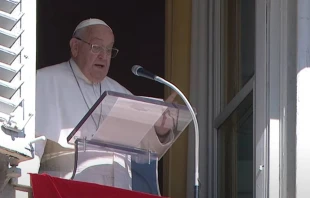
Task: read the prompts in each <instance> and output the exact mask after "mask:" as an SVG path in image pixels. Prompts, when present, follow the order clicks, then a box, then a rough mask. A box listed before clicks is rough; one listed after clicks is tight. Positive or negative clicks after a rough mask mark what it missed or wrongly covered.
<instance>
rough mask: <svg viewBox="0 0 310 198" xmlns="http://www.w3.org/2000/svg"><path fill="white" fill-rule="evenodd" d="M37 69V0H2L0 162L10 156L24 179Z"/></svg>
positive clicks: (24, 182) (32, 135) (33, 108)
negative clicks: (23, 163)
mask: <svg viewBox="0 0 310 198" xmlns="http://www.w3.org/2000/svg"><path fill="white" fill-rule="evenodd" d="M35 71H36V0H24V1H21V0H0V127H1V128H0V163H1V162H2V163H3V162H7V161H8V160H9V159H11V160H10V161H11V162H13V164H14V163H16V165H18V168H19V170H20V171H21V178H23V177H25V175H27V172H31V170H30V169H29V167H27V166H29V165H27V166H25V167H23V165H22V163H21V164H20V162H24V161H29V160H30V159H32V158H33V157H32V156H33V155H32V154H33V153H32V151H31V148H30V145H29V142H30V141H31V140H33V139H34V134H35V131H34V117H33V114H34V113H35ZM2 167H4V165H3V164H1V166H0V168H2ZM8 170H9V169H8ZM29 170H30V171H29ZM2 171H3V172H5V170H3V169H2ZM3 172H1V171H0V184H2V182H4V181H1V180H2V178H1V174H2V173H3ZM26 180H27V179H26ZM26 180H23V181H22V180H20V181H22V182H20V181H18V182H17V185H18V184H23V185H29V180H27V181H26ZM0 187H1V186H0ZM0 197H1V195H0Z"/></svg>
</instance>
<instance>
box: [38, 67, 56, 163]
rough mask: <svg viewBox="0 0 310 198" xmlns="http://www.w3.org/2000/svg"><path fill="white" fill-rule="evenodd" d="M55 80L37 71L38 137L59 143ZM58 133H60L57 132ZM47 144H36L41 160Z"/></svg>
mask: <svg viewBox="0 0 310 198" xmlns="http://www.w3.org/2000/svg"><path fill="white" fill-rule="evenodd" d="M55 90H56V88H55V85H54V81H53V78H52V77H50V75H48V74H46V73H45V72H41V71H40V70H38V71H37V77H36V113H35V117H36V121H35V128H36V129H35V130H36V137H39V136H45V137H46V138H47V139H52V140H54V141H55V140H56V142H57V141H58V138H59V127H60V123H59V108H58V105H57V94H56V91H55ZM57 131H58V132H57ZM45 144H46V142H43V141H40V142H37V143H36V144H35V146H36V149H35V152H36V153H35V154H36V156H37V157H39V159H40V160H41V157H42V155H43V153H44V149H45Z"/></svg>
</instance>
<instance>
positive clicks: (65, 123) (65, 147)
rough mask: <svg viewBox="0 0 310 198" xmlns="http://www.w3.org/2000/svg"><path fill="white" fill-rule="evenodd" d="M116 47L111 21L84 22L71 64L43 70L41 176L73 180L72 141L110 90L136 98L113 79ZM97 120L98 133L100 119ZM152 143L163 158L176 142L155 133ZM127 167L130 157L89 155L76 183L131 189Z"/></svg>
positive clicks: (39, 86) (39, 106)
mask: <svg viewBox="0 0 310 198" xmlns="http://www.w3.org/2000/svg"><path fill="white" fill-rule="evenodd" d="M113 44H114V34H113V31H112V30H111V28H110V27H109V26H108V25H107V24H106V23H105V22H103V21H101V20H98V19H88V20H85V21H82V22H81V23H80V24H79V25H78V26H77V27H76V29H75V31H74V33H73V37H72V39H71V40H70V48H71V59H70V60H69V61H67V62H63V63H60V64H57V65H53V66H50V67H45V68H43V69H40V70H38V71H37V87H36V97H37V98H36V135H37V136H45V137H46V138H47V139H48V141H47V142H45V143H44V144H43V143H42V144H37V146H36V147H37V149H36V155H37V157H38V158H39V160H41V166H40V171H39V172H40V173H47V174H50V175H52V176H56V177H60V178H67V179H69V178H70V177H71V175H72V171H73V166H74V150H73V149H74V148H73V146H72V145H69V144H68V143H67V140H66V138H67V136H68V135H69V134H70V132H71V131H72V129H73V128H74V127H75V126H76V125H77V124H78V123H79V121H80V120H81V119H82V118H83V116H84V115H85V114H86V113H87V112H88V110H89V109H90V108H91V107H92V105H93V104H94V103H95V102H96V101H97V99H98V98H99V97H100V95H101V94H102V93H103V92H104V91H108V90H110V91H115V92H120V93H125V94H131V93H130V91H128V90H127V89H126V88H124V87H123V86H121V85H120V84H119V83H117V82H116V81H115V80H113V79H111V78H109V77H108V76H107V74H108V71H109V67H110V62H111V58H113V57H115V56H116V55H117V53H118V50H117V49H116V48H114V47H113ZM174 97H175V95H173V96H172V98H170V99H169V100H172V99H173V98H174ZM92 120H93V124H94V126H95V127H96V128H97V129H98V127H99V125H100V119H92ZM101 121H102V120H101ZM148 138H149V140H150V141H152V142H155V144H154V145H155V146H156V145H157V146H156V147H157V148H156V149H158V151H159V155H160V156H159V157H161V156H162V155H163V153H160V152H161V151H164V150H165V149H166V148H167V147H169V146H170V143H171V141H161V140H160V138H159V137H158V136H157V135H156V133H155V132H154V133H153V134H151V135H150V136H149V137H148ZM172 139H173V137H172V138H170V140H172ZM120 158H121V159H120ZM120 160H121V161H122V162H120ZM120 164H125V166H124V165H122V166H121V165H120ZM125 167H130V161H129V160H128V157H126V156H121V157H120V156H119V155H116V154H115V153H99V154H98V152H97V153H96V152H95V153H87V152H86V153H85V154H82V155H81V157H79V163H78V164H77V172H76V177H75V180H80V181H85V182H93V183H98V184H104V185H111V186H116V187H120V188H124V189H131V175H130V174H131V173H130V170H128V168H127V169H126V168H125Z"/></svg>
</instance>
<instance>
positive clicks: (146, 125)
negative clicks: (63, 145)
mask: <svg viewBox="0 0 310 198" xmlns="http://www.w3.org/2000/svg"><path fill="white" fill-rule="evenodd" d="M73 113H74V112H73ZM191 121H192V117H191V114H190V112H189V110H188V108H187V107H186V106H185V105H179V104H174V103H168V102H165V101H162V100H159V99H153V98H147V97H141V96H133V95H128V94H122V93H118V92H113V91H106V92H104V93H103V94H102V95H101V97H100V98H99V99H98V100H97V101H96V103H95V104H94V105H93V106H92V108H91V109H90V110H89V111H88V112H87V114H86V115H85V116H84V117H83V118H82V120H81V121H80V122H79V123H78V125H77V126H76V127H75V128H74V129H73V131H72V132H71V133H70V134H69V136H68V137H67V141H68V143H69V144H74V142H75V141H76V140H77V139H85V140H96V141H97V142H98V141H100V142H103V143H104V142H106V143H113V144H119V145H122V146H127V147H133V148H139V149H145V150H148V151H152V152H155V153H157V154H158V155H159V157H161V156H163V155H164V153H165V152H166V151H167V150H168V149H169V148H170V146H171V145H172V144H173V142H174V141H175V140H176V139H177V138H178V137H179V135H180V134H181V133H182V132H183V130H184V129H185V128H186V127H187V126H188V124H189V123H190V122H191Z"/></svg>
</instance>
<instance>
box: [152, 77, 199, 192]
mask: <svg viewBox="0 0 310 198" xmlns="http://www.w3.org/2000/svg"><path fill="white" fill-rule="evenodd" d="M154 80H155V81H157V82H159V83H162V84H164V85H167V86H168V87H170V88H171V89H173V90H174V91H175V92H177V93H178V94H179V96H180V97H181V98H182V99H183V101H184V102H185V104H186V106H187V108H188V109H189V111H190V113H191V115H192V117H193V121H194V127H195V186H194V198H199V128H198V121H197V118H196V115H195V112H194V110H193V108H192V106H191V105H190V103H189V102H188V100H187V98H186V97H185V96H184V94H183V93H182V92H181V91H180V90H179V89H178V88H177V87H176V86H175V85H173V84H172V83H170V82H168V81H166V80H165V79H163V78H161V77H159V76H155V77H154Z"/></svg>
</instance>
